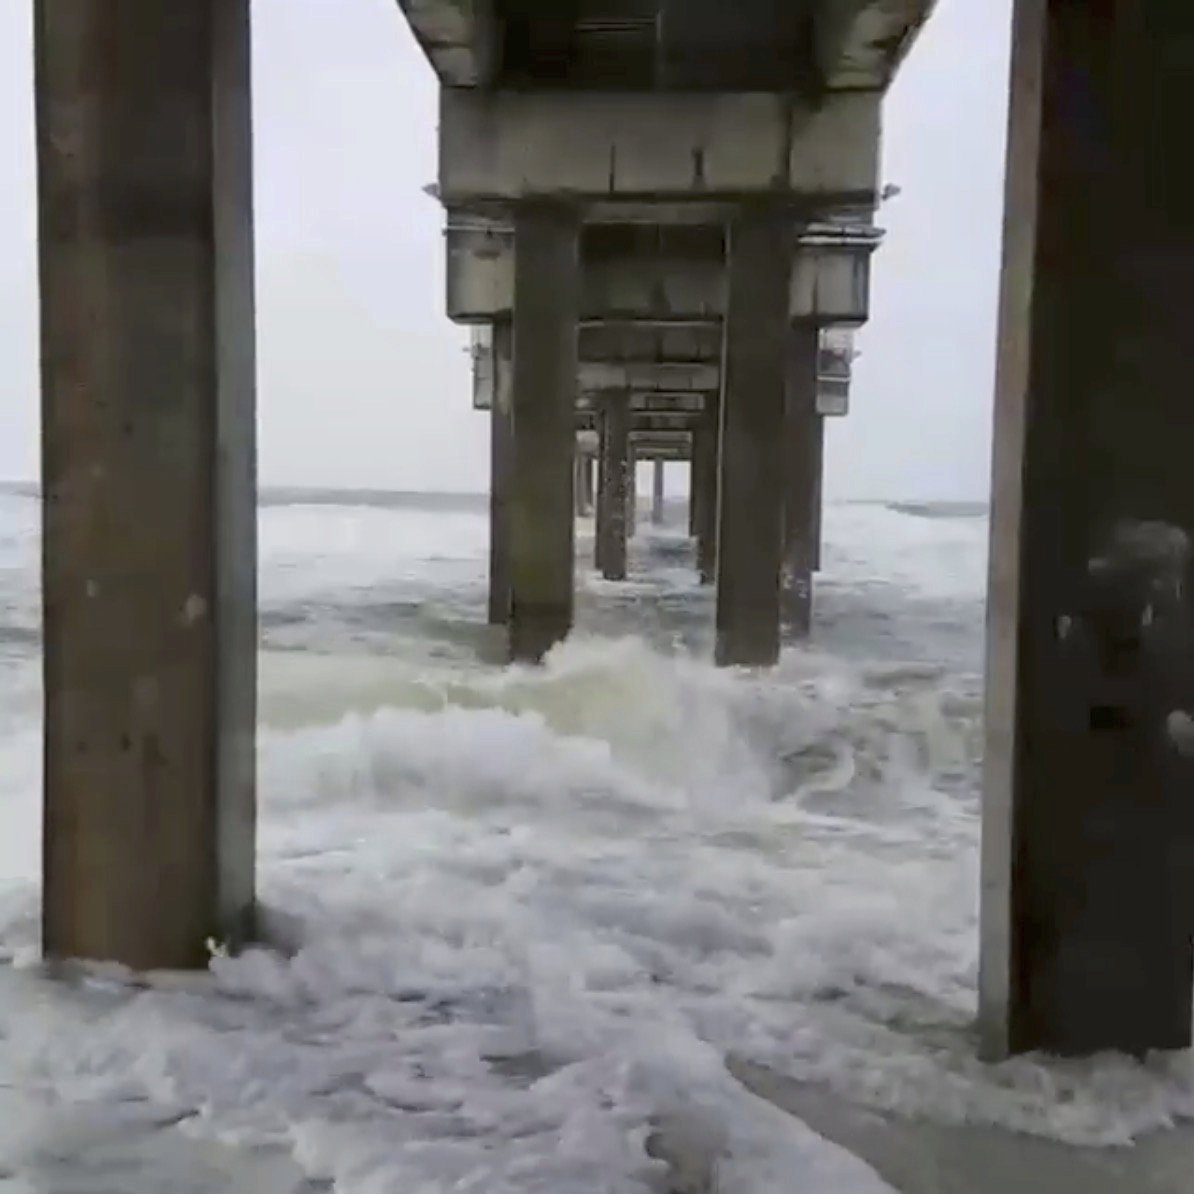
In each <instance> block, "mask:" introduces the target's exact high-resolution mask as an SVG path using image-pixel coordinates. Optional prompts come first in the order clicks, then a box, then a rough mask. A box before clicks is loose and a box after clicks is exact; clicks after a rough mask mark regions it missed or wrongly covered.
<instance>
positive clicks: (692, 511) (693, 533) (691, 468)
mask: <svg viewBox="0 0 1194 1194" xmlns="http://www.w3.org/2000/svg"><path fill="white" fill-rule="evenodd" d="M698 435H699V432H694V433H693V436H692V455H691V456H690V457H689V458H688V537H689V538H690V539H695V538H696V537H697V527H699V526H700V524H701V510H700V501H701V498H700V479H699V477H698V474H697V438H698Z"/></svg>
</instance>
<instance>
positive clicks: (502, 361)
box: [489, 320, 514, 626]
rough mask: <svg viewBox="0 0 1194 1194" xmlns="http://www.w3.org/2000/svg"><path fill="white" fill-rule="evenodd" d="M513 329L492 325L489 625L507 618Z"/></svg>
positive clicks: (512, 457) (508, 326)
mask: <svg viewBox="0 0 1194 1194" xmlns="http://www.w3.org/2000/svg"><path fill="white" fill-rule="evenodd" d="M513 358H514V329H513V326H512V325H511V324H510V322H509V321H508V320H503V321H502V322H500V323H496V324H494V327H493V355H492V362H493V401H492V403H491V405H490V408H489V624H490V625H491V626H505V625H506V624H507V622H509V620H510V484H511V479H512V477H513V473H514V419H513V411H512V409H511V403H512V395H511V387H512V384H513V377H512V369H513Z"/></svg>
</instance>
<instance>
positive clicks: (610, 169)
mask: <svg viewBox="0 0 1194 1194" xmlns="http://www.w3.org/2000/svg"><path fill="white" fill-rule="evenodd" d="M880 101H881V96H880V94H879V93H878V92H877V91H876V92H866V91H862V92H851V93H844V94H840V95H831V96H827V97H825V98H824V99H823V100H822V101H821V102H819V103H811V102H810V103H808V104H804V103H803V102H801V101H799V100H793V98H792V97H791V96H790V95H774V94H766V93H753V92H752V93H746V92H743V93H731V94H727V93H721V94H698V93H691V92H688V93H678V92H673V93H654V94H647V93H639V94H635V93H626V92H621V93H618V92H593V91H590V92H583V91H571V92H569V91H560V90H552V91H513V90H510V91H483V90H473V89H464V88H453V87H447V88H443V89H441V92H440V122H439V124H440V154H439V162H440V171H439V193H440V197H441V198H442V199H443V201H444V203H445V204H447V205H449V206H458V207H475V206H478V205H480V206H484V205H485V204H499V205H500V204H502V203H508V202H516V201H518V200H521V199H524V198H529V197H535V196H538V197H560V196H564V195H567V196H569V197H571V198H572V199H574V200H575V201H577V202H580V203H594V202H603V203H604V204H605V205H606V207H605V211H604V214H605V216H606V218H609V216H610V206H611V204H612V203H614V202H616V201H622V202H625V203H629V204H632V205H633V204H637V203H641V202H643V201H644V200H649V201H650V202H651V203H660V202H675V203H677V204H681V205H683V204H686V203H705V204H707V203H709V202H710V201H711V200H715V201H719V202H721V201H726V202H737V201H739V200H741V199H743V198H744V197H749V196H758V197H760V198H762V197H764V196H767V195H771V196H776V197H781V198H782V199H783V200H784V201H786V202H789V203H790V204H792V205H793V207H794V208H795V209H796V210H804V211H805V212H809V211H813V212H819V211H829V210H840V209H861V210H865V211H871V210H873V209H874V207H875V205H876V201H877V191H878V186H879V129H880V121H879V107H880Z"/></svg>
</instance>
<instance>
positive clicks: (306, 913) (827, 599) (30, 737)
mask: <svg viewBox="0 0 1194 1194" xmlns="http://www.w3.org/2000/svg"><path fill="white" fill-rule="evenodd" d="M341 503H342V504H339V505H317V504H305V505H304V504H301V503H294V502H291V503H290V504H278V505H272V506H267V507H266V508H265V509H264V510H263V513H262V578H261V579H262V607H263V637H264V650H263V656H262V722H263V725H262V734H261V742H260V789H261V801H262V823H261V833H260V843H259V850H260V859H261V886H262V894H263V900H264V902H265V905H266V908H267V909H268V912H269V916H268V919H269V921H270V926H271V929H272V933H273V937H274V939H275V940H276V941H279V942H284V943H287V944H288V945H289V946H290V949H289V950H286V951H279V952H268V951H264V950H261V951H255V952H253V953H250V954H248V955H247V956H244V957H241V958H237V959H235V960H231V959H226V958H222V957H217V958H216V959H215V960H214V961H213V964H212V967H211V972H210V974H209V975H207V976H202V977H198V978H196V977H191V978H178V977H170V976H161V977H158V978H154V979H151V980H145V981H138V982H133V981H131V980H128V979H127V978H126V977H123V976H120V975H104V976H96V977H94V978H92V979H90V980H88V981H86V982H79V983H77V984H73V985H71V984H51V983H50V982H49V981H48V980H47V979H46V978H45V977H43V976H42V975H41V973H40V972H39V969H38V967H37V965H36V961H35V960H36V956H37V948H36V946H37V941H36V919H37V917H36V913H37V888H36V879H37V867H38V857H39V855H38V851H39V844H38V831H37V821H38V804H39V792H38V786H39V759H38V751H39V749H40V746H39V732H38V721H37V716H38V701H39V686H38V679H37V658H36V652H37V641H36V630H37V597H36V553H37V542H36V534H35V529H36V527H35V517H36V507H35V505H34V504H33V502H32V501H31V500H29V499H26V498H16V497H12V496H9V497H4V496H0V681H2V685H0V827H2V833H0V955H2V956H3V957H4V958H5V959H7V962H6V963H5V965H4V966H3V967H2V968H0V1092H2V1091H3V1088H4V1087H5V1086H7V1087H10V1088H14V1089H19V1090H20V1091H22V1092H23V1093H24V1094H27V1095H28V1096H29V1097H31V1098H36V1099H38V1100H41V1101H42V1102H43V1103H44V1104H45V1105H47V1106H55V1107H63V1106H68V1107H72V1108H75V1109H76V1110H77V1109H79V1108H83V1109H85V1110H87V1111H88V1112H89V1113H92V1114H100V1113H102V1114H103V1115H106V1116H108V1117H109V1118H110V1120H111V1122H113V1123H117V1124H120V1123H123V1122H124V1120H122V1118H121V1117H127V1119H128V1122H129V1123H130V1124H131V1123H133V1122H134V1121H136V1122H137V1123H142V1122H146V1121H148V1122H152V1123H154V1124H158V1123H169V1124H172V1125H175V1126H173V1127H172V1128H171V1129H170V1130H171V1131H172V1132H176V1133H185V1134H187V1135H189V1136H192V1137H197V1138H199V1139H201V1140H204V1141H213V1140H218V1141H222V1142H225V1143H231V1144H235V1145H237V1146H252V1147H254V1148H256V1149H259V1150H260V1149H274V1150H277V1151H281V1152H286V1153H292V1154H293V1156H294V1157H295V1158H296V1159H297V1161H298V1163H299V1165H300V1167H301V1169H302V1171H303V1173H304V1174H305V1175H306V1178H307V1181H308V1183H309V1184H308V1185H307V1186H306V1187H304V1188H307V1189H320V1188H322V1189H335V1190H337V1191H344V1192H346V1194H373V1192H380V1191H399V1190H401V1191H404V1192H411V1191H427V1192H430V1191H441V1190H444V1191H447V1190H459V1191H470V1190H477V1191H485V1192H486V1194H497V1192H501V1191H509V1192H510V1194H514V1192H515V1191H517V1192H519V1194H527V1192H533V1191H544V1192H547V1191H551V1192H552V1194H567V1192H570V1191H575V1192H577V1194H580V1192H581V1191H584V1192H586V1194H589V1192H591V1191H597V1190H602V1191H609V1192H611V1194H612V1192H615V1191H616V1192H618V1194H621V1192H623V1191H625V1192H630V1191H645V1190H650V1189H659V1188H661V1187H660V1185H659V1182H660V1180H661V1163H660V1162H659V1161H657V1160H655V1159H653V1157H652V1155H651V1154H652V1153H653V1152H655V1151H656V1148H655V1147H654V1145H652V1144H651V1143H650V1141H651V1139H652V1138H653V1136H654V1135H655V1134H657V1133H658V1132H659V1131H660V1130H661V1127H662V1128H665V1129H666V1128H667V1125H669V1124H670V1125H675V1124H681V1125H683V1126H684V1128H685V1130H686V1131H696V1132H697V1133H698V1134H699V1135H701V1136H702V1137H703V1138H705V1139H707V1140H708V1141H711V1142H712V1144H711V1147H712V1149H713V1153H714V1155H715V1156H717V1157H718V1158H719V1160H718V1162H717V1164H718V1167H719V1180H720V1181H721V1182H722V1183H723V1186H722V1188H724V1189H727V1190H734V1191H735V1192H743V1194H770V1192H772V1191H776V1192H778V1191H781V1190H783V1191H791V1190H798V1191H802V1192H803V1191H812V1192H822V1191H824V1192H826V1194H828V1192H830V1191H832V1192H834V1194H843V1192H844V1194H851V1192H854V1191H858V1192H862V1191H878V1190H883V1189H885V1188H886V1187H884V1185H883V1183H882V1182H881V1181H880V1180H879V1178H878V1177H876V1176H875V1174H874V1173H873V1172H872V1171H871V1170H870V1169H869V1168H867V1167H866V1166H865V1165H863V1164H862V1162H860V1161H858V1160H857V1159H856V1158H853V1157H851V1156H849V1155H848V1154H846V1153H844V1152H843V1151H842V1150H840V1149H838V1148H837V1147H835V1146H833V1145H830V1144H828V1143H827V1142H826V1141H824V1140H822V1139H821V1138H819V1137H817V1136H816V1135H815V1134H813V1133H812V1132H811V1131H809V1130H807V1129H803V1128H802V1127H801V1126H800V1125H799V1124H798V1123H797V1122H796V1121H794V1120H792V1119H791V1118H789V1117H787V1116H785V1115H782V1114H781V1113H780V1112H778V1111H776V1110H774V1109H773V1108H771V1107H770V1106H769V1105H768V1104H765V1103H763V1102H762V1101H760V1100H758V1099H756V1098H755V1097H754V1096H752V1095H751V1094H749V1093H748V1092H747V1091H746V1090H745V1089H744V1088H743V1087H742V1086H741V1085H740V1084H739V1083H738V1082H737V1081H736V1079H735V1078H734V1077H733V1076H732V1072H731V1071H732V1068H733V1061H734V1060H735V1059H744V1060H749V1061H755V1062H761V1063H764V1064H767V1065H769V1066H772V1067H774V1068H775V1069H777V1070H779V1071H781V1072H782V1073H784V1074H786V1075H790V1076H792V1077H795V1078H798V1079H802V1080H809V1081H817V1082H821V1083H824V1084H826V1085H828V1086H829V1087H831V1088H832V1089H833V1090H834V1091H836V1092H837V1093H839V1094H841V1095H844V1096H846V1097H848V1098H851V1099H854V1100H858V1101H861V1102H865V1103H868V1104H871V1105H874V1106H877V1107H883V1108H890V1109H896V1110H898V1111H901V1112H904V1113H909V1114H923V1115H928V1116H932V1117H935V1118H940V1119H942V1120H948V1121H952V1122H959V1121H969V1122H985V1123H996V1124H1001V1125H1006V1126H1011V1127H1015V1128H1018V1129H1021V1130H1024V1131H1028V1132H1033V1133H1037V1134H1041V1135H1048V1136H1055V1137H1058V1138H1061V1139H1067V1140H1072V1141H1080V1142H1084V1143H1110V1142H1116V1141H1123V1140H1126V1139H1129V1138H1130V1137H1131V1136H1132V1135H1134V1134H1135V1133H1138V1132H1140V1131H1142V1130H1145V1129H1147V1128H1149V1127H1153V1126H1157V1125H1160V1124H1163V1123H1166V1122H1168V1121H1169V1120H1171V1119H1172V1118H1174V1117H1183V1116H1192V1115H1194V1076H1192V1074H1191V1071H1190V1068H1189V1065H1188V1064H1187V1062H1185V1061H1166V1062H1160V1061H1158V1062H1153V1063H1149V1064H1147V1065H1143V1066H1140V1065H1136V1064H1135V1063H1129V1062H1127V1061H1114V1060H1109V1059H1108V1060H1096V1061H1093V1062H1085V1063H1067V1064H1060V1063H1049V1064H1045V1063H1043V1062H1041V1061H1040V1060H1038V1059H1033V1058H1028V1059H1020V1060H1017V1061H1015V1062H1012V1063H1009V1064H1007V1065H1004V1066H999V1067H994V1068H988V1067H983V1066H980V1065H979V1064H978V1062H977V1061H976V1060H974V1057H975V1051H976V1039H975V1036H974V1033H973V1030H972V1020H973V1015H974V1010H975V983H976V956H977V954H976V947H977V927H976V914H977V887H978V884H977V847H978V803H977V801H978V790H977V762H978V753H979V746H980V740H979V723H980V691H981V687H980V676H979V666H980V650H981V625H982V588H983V581H984V557H985V535H986V526H985V522H984V520H983V519H982V518H980V517H974V516H973V515H969V514H961V515H957V516H953V517H938V518H933V517H925V516H923V514H924V512H915V513H908V512H899V511H896V510H892V509H889V508H886V507H884V506H882V505H845V506H834V507H830V508H829V510H828V511H827V517H826V534H827V547H826V552H825V569H826V570H825V575H824V577H823V578H822V580H821V583H820V586H819V590H818V627H817V632H816V635H815V639H814V643H813V645H812V646H811V647H808V648H792V649H789V650H788V651H786V652H785V655H784V658H783V661H782V664H781V666H780V668H779V669H778V670H777V671H776V672H774V673H772V674H765V675H759V674H747V673H725V672H718V671H716V670H715V669H713V668H712V667H711V666H710V665H709V663H708V654H709V647H710V642H711V626H712V596H711V594H710V593H708V592H707V591H702V590H701V589H700V588H699V587H698V586H697V585H696V584H695V581H694V577H693V572H692V568H691V559H690V554H689V547H688V545H687V543H686V541H685V540H684V538H683V536H682V533H681V530H680V528H679V526H676V527H669V528H665V529H664V530H662V531H657V532H654V533H650V532H647V533H645V534H644V535H643V536H642V538H641V539H640V540H639V542H638V544H637V547H636V558H635V569H634V576H633V578H632V581H631V583H629V584H628V585H626V586H611V585H606V584H604V583H603V582H600V581H599V580H597V579H595V578H594V577H593V575H592V573H591V571H589V570H588V569H587V567H583V565H584V561H583V560H582V568H583V575H582V580H581V585H582V589H581V597H580V603H579V604H580V628H579V630H578V633H577V635H576V636H575V638H574V639H573V640H572V641H571V642H570V643H569V644H567V645H566V646H565V647H563V648H562V649H560V650H559V651H558V652H557V653H556V655H555V656H554V657H553V658H552V659H551V660H550V661H549V663H548V665H547V667H545V668H544V669H542V670H540V671H525V670H517V669H515V670H508V669H502V668H500V667H499V666H497V664H496V663H495V662H486V661H494V660H496V659H497V658H498V656H499V653H500V642H499V640H498V639H496V638H495V636H494V635H493V633H492V632H491V631H490V630H489V628H488V627H486V626H485V625H484V597H485V571H486V563H485V550H486V523H485V518H484V513H483V508H482V507H475V506H470V505H467V504H457V505H455V506H453V505H449V506H446V507H445V506H443V505H440V506H437V507H435V508H429V507H426V506H420V505H417V504H416V505H411V504H390V505H372V506H351V505H347V504H343V499H341ZM581 550H582V552H585V553H586V558H587V552H588V544H587V543H586V542H584V541H583V537H582V543H581ZM727 1060H728V1061H729V1068H727ZM22 1149H24V1150H25V1151H24V1152H22V1151H21V1150H22ZM31 1156H32V1154H30V1152H29V1146H28V1143H27V1141H26V1143H25V1144H21V1142H20V1141H15V1142H13V1141H9V1142H7V1143H6V1142H5V1139H4V1136H3V1134H0V1170H2V1167H4V1166H7V1167H8V1169H9V1170H10V1172H11V1173H12V1174H14V1175H17V1176H19V1175H20V1173H21V1171H22V1165H25V1166H33V1165H34V1164H35V1160H31V1159H30V1158H31ZM37 1163H41V1162H37ZM2 1177H3V1173H2V1171H0V1178H2ZM0 1184H2V1183H0ZM30 1188H41V1187H30ZM63 1188H65V1187H63ZM72 1188H73V1187H72ZM79 1188H80V1189H82V1188H91V1189H96V1188H98V1187H96V1186H95V1185H94V1183H93V1184H92V1185H91V1186H90V1187H86V1186H80V1187H79ZM196 1188H198V1187H196Z"/></svg>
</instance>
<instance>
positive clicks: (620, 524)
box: [597, 394, 630, 580]
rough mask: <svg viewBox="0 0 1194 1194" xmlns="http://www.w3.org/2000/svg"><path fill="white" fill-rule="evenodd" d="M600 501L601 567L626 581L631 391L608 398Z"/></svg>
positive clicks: (603, 420) (611, 576)
mask: <svg viewBox="0 0 1194 1194" xmlns="http://www.w3.org/2000/svg"><path fill="white" fill-rule="evenodd" d="M597 503H598V506H597V511H598V517H597V567H598V569H599V570H600V571H601V575H602V576H604V577H605V579H606V580H625V579H626V539H627V536H628V533H629V517H630V395H629V394H610V395H608V396H607V397H606V398H605V400H604V404H603V408H602V413H601V469H600V479H599V483H598V493H597Z"/></svg>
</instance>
